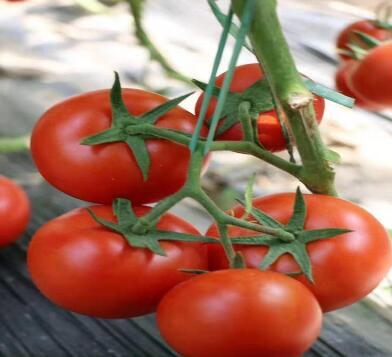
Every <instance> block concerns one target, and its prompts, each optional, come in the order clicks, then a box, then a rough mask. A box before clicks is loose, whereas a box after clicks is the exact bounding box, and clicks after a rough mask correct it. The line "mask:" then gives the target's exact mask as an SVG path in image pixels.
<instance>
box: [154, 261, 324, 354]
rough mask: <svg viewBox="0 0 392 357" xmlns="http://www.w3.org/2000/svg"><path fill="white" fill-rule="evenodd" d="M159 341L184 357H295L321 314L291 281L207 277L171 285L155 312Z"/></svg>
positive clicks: (230, 273)
mask: <svg viewBox="0 0 392 357" xmlns="http://www.w3.org/2000/svg"><path fill="white" fill-rule="evenodd" d="M157 318H158V327H159V330H160V332H161V334H162V336H163V337H164V339H165V340H166V341H167V342H168V343H169V345H170V346H172V347H173V348H174V349H175V350H176V351H177V352H178V353H179V354H181V356H186V357H239V356H241V357H274V356H276V357H278V356H279V357H281V356H284V357H294V356H300V355H302V353H303V352H305V351H306V350H307V349H308V348H309V347H310V346H311V345H312V343H313V342H314V341H315V339H316V338H317V336H318V335H319V333H320V327H321V319H322V315H321V309H320V306H319V305H318V303H317V301H316V299H315V298H314V296H313V295H312V294H311V293H310V292H309V291H308V289H306V288H305V287H304V286H303V285H302V284H300V283H298V282H297V281H295V280H294V279H292V278H289V277H286V276H284V275H282V274H277V273H274V272H262V271H260V270H257V269H238V270H223V271H219V272H213V273H207V274H203V275H201V276H198V277H196V278H194V279H191V280H188V281H186V282H185V283H182V284H180V285H177V286H176V287H175V288H174V289H172V290H171V291H170V292H169V293H167V294H166V295H165V297H164V298H163V299H162V301H161V302H160V304H159V306H158V310H157Z"/></svg>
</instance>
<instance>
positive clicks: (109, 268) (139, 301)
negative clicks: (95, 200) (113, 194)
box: [27, 206, 207, 318]
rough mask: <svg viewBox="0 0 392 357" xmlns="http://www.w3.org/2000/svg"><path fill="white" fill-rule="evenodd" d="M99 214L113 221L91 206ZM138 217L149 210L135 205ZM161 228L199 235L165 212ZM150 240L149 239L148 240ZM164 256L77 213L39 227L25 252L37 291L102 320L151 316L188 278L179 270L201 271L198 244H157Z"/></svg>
mask: <svg viewBox="0 0 392 357" xmlns="http://www.w3.org/2000/svg"><path fill="white" fill-rule="evenodd" d="M91 209H92V210H93V211H94V212H95V213H96V215H97V216H99V217H102V218H104V219H107V220H110V221H115V219H114V216H113V213H112V208H111V207H110V206H92V207H91ZM134 210H135V213H136V214H137V215H143V214H146V213H147V212H148V211H149V210H150V208H149V207H145V206H137V207H135V208H134ZM157 227H158V228H159V229H162V230H167V231H174V232H182V233H188V234H199V233H198V231H197V230H196V229H195V228H194V227H193V226H192V225H190V224H189V223H188V222H186V221H184V220H182V219H181V218H179V217H176V216H174V215H171V214H165V215H164V216H163V217H162V218H161V220H160V221H159V223H158V226H157ZM146 239H148V238H146ZM161 246H162V248H163V249H164V250H165V251H166V253H167V256H166V257H162V256H159V255H155V254H153V253H152V252H151V251H149V250H147V249H141V248H132V247H131V246H130V245H129V244H128V243H127V242H126V241H125V239H124V238H123V237H122V236H121V235H119V234H117V233H115V232H112V231H110V230H108V229H107V228H105V227H103V226H100V225H99V224H98V223H96V222H95V221H94V220H93V219H92V218H91V216H90V215H89V213H88V212H87V211H86V209H76V210H73V211H71V212H69V213H67V214H65V215H63V216H60V217H58V218H56V219H54V220H52V221H50V222H49V223H47V224H45V225H44V226H43V227H41V228H40V229H39V230H38V231H37V233H36V234H35V235H34V237H33V239H32V241H31V243H30V245H29V248H28V257H27V258H28V259H27V263H28V268H29V271H30V274H31V277H32V279H33V281H34V283H35V284H36V285H37V287H38V289H39V290H40V291H41V292H42V293H43V294H44V295H45V296H46V297H47V298H48V299H49V300H51V301H53V302H54V303H56V304H57V305H60V306H61V307H63V308H65V309H68V310H71V311H74V312H78V313H81V314H85V315H89V316H95V317H102V318H128V317H135V316H139V315H144V314H147V313H150V312H153V311H154V310H155V308H156V306H157V304H158V302H159V301H160V299H161V298H162V296H163V295H164V294H165V293H166V292H167V291H168V290H169V289H171V288H172V287H173V286H175V285H176V284H178V283H180V282H182V281H184V280H186V279H189V278H191V277H192V275H191V274H187V273H182V272H180V271H179V269H181V268H189V269H205V268H206V266H207V252H206V248H205V247H204V246H203V245H202V244H199V243H184V242H164V241H162V242H161Z"/></svg>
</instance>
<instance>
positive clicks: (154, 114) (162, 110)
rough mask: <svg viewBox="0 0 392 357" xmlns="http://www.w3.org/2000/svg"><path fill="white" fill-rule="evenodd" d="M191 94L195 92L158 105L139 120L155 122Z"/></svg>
mask: <svg viewBox="0 0 392 357" xmlns="http://www.w3.org/2000/svg"><path fill="white" fill-rule="evenodd" d="M191 94H193V92H191V93H188V94H185V95H183V96H181V97H178V98H174V99H172V100H169V101H167V102H165V103H163V104H161V105H159V106H158V107H156V108H154V109H152V110H150V111H149V112H147V113H145V114H143V115H142V116H141V117H140V119H139V120H142V121H143V122H144V123H150V124H155V123H156V121H157V120H158V119H159V118H160V117H162V116H163V115H164V114H166V113H167V112H169V111H170V110H172V109H173V108H175V107H176V106H177V105H178V104H180V103H181V102H182V101H183V100H184V99H186V98H188V97H189V96H190V95H191Z"/></svg>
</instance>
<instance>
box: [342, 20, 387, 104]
mask: <svg viewBox="0 0 392 357" xmlns="http://www.w3.org/2000/svg"><path fill="white" fill-rule="evenodd" d="M391 38H392V32H391V27H390V26H385V24H383V23H380V22H379V21H376V20H374V21H371V20H362V21H358V22H355V23H353V24H351V25H350V26H348V27H347V28H345V29H344V30H343V31H342V32H341V33H340V35H339V36H338V39H337V42H336V46H337V48H338V50H339V51H340V53H339V56H340V59H341V60H342V63H341V64H340V67H339V68H338V71H337V73H336V88H337V89H338V90H339V91H340V92H342V93H343V94H345V95H347V96H350V97H353V98H354V99H356V105H357V106H359V107H362V108H364V109H368V110H374V111H375V110H383V109H389V108H391V107H392V89H391V85H390V83H391V80H392V72H391V62H392V43H391V42H390V41H389V40H390V39H391Z"/></svg>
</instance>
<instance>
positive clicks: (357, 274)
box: [206, 193, 392, 311]
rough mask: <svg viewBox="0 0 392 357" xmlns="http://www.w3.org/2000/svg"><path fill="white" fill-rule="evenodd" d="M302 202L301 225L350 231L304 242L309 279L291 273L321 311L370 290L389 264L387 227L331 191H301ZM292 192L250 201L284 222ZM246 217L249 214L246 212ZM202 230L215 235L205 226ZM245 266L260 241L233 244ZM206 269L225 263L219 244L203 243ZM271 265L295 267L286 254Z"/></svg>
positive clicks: (255, 256) (258, 253)
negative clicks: (303, 216) (304, 214)
mask: <svg viewBox="0 0 392 357" xmlns="http://www.w3.org/2000/svg"><path fill="white" fill-rule="evenodd" d="M304 197H305V201H306V205H307V217H306V223H305V229H321V228H345V229H351V230H353V232H351V233H347V234H343V235H339V236H338V237H335V238H331V239H325V240H320V241H316V242H312V243H309V244H308V252H309V255H310V260H311V263H312V267H313V277H314V280H315V284H314V285H313V284H311V283H310V282H308V281H307V280H306V278H305V277H304V276H303V275H300V276H298V277H297V279H298V280H299V281H301V282H302V283H303V284H305V285H306V286H307V287H308V288H309V289H310V290H311V291H312V292H313V293H314V295H315V296H316V298H317V300H318V301H319V303H320V305H321V307H322V309H323V310H324V311H330V310H335V309H338V308H341V307H343V306H346V305H350V304H352V303H354V302H356V301H357V300H360V299H361V298H363V297H364V296H366V295H367V294H368V293H370V292H371V291H372V290H373V289H374V288H375V287H376V286H377V285H378V284H379V283H380V281H381V280H382V279H383V278H384V276H385V275H386V274H387V272H388V270H389V269H390V267H391V262H392V248H391V242H390V239H389V237H388V233H387V232H386V230H385V229H384V227H383V226H382V225H381V223H380V222H378V221H377V220H376V219H375V218H374V217H373V216H372V215H371V214H369V213H368V212H366V211H365V210H364V209H363V208H361V207H359V206H357V205H355V204H353V203H351V202H348V201H345V200H342V199H339V198H335V197H329V196H323V195H304ZM293 204H294V194H292V193H282V194H277V195H271V196H266V197H260V198H257V199H255V200H254V201H253V205H254V207H256V208H258V209H260V210H262V211H263V212H265V213H267V214H268V215H270V216H272V217H273V218H275V219H276V220H278V221H280V222H282V223H284V224H286V223H288V220H289V218H290V217H291V215H292V213H293ZM243 212H244V210H243V207H240V206H236V207H235V208H234V209H233V214H234V215H235V216H236V217H240V216H242V214H243ZM250 219H252V218H250ZM206 235H207V236H212V237H217V236H219V234H218V232H217V229H216V227H215V226H211V227H210V229H209V230H208V231H207V233H206ZM229 235H230V236H232V237H234V236H235V237H237V236H250V235H255V232H253V231H248V230H245V229H242V228H239V227H230V229H229ZM236 249H237V250H239V251H241V252H242V253H243V254H244V256H245V260H246V264H247V266H248V267H252V268H253V267H258V266H259V264H260V263H261V261H262V260H263V258H264V256H265V254H266V252H267V250H268V248H267V247H265V246H241V245H238V246H236ZM208 253H209V263H210V269H212V270H217V269H226V267H227V261H226V258H225V256H224V253H223V251H222V248H221V247H220V245H217V244H211V245H210V246H209V251H208ZM271 269H272V270H274V271H278V272H281V273H289V272H298V271H299V270H300V269H299V267H298V265H297V263H296V262H295V261H294V259H293V258H292V256H291V255H288V254H285V255H283V256H282V257H280V258H279V259H278V260H277V261H276V262H275V264H273V265H272V266H271Z"/></svg>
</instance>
